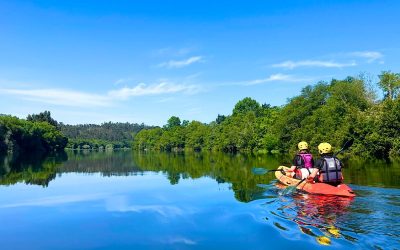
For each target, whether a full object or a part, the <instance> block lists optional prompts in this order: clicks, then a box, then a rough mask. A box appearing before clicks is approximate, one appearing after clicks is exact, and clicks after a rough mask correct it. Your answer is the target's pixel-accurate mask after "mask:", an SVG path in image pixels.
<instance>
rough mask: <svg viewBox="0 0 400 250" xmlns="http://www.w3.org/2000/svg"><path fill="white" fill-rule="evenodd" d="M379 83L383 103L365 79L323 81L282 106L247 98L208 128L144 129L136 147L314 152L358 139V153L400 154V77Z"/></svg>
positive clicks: (176, 123)
mask: <svg viewBox="0 0 400 250" xmlns="http://www.w3.org/2000/svg"><path fill="white" fill-rule="evenodd" d="M379 79H380V81H379V83H378V86H379V87H380V88H381V89H382V90H383V91H384V96H385V97H384V98H383V100H376V98H375V96H376V94H375V93H374V91H372V90H371V88H370V87H369V86H368V84H367V83H366V80H364V79H363V78H362V77H359V78H354V77H348V78H346V79H344V80H332V81H331V82H330V83H325V82H320V83H318V84H316V85H314V86H307V87H305V88H304V89H303V90H302V91H301V93H300V95H299V96H296V97H294V98H291V99H290V100H289V101H288V103H287V104H286V105H284V106H282V107H272V106H270V105H268V104H263V105H260V104H259V103H258V102H257V101H255V100H253V99H251V98H249V97H247V98H244V99H243V100H240V101H239V102H238V103H237V104H236V105H235V107H234V109H233V112H232V114H231V115H228V116H221V115H218V117H217V119H216V121H215V122H211V123H210V124H204V123H200V122H198V121H192V122H185V123H181V122H180V119H179V118H178V117H171V118H170V119H169V120H168V124H167V125H165V126H164V127H163V128H152V129H144V130H142V131H140V132H139V133H138V134H136V136H135V138H134V144H133V145H134V148H136V149H139V150H163V151H181V150H195V151H200V150H216V151H226V152H237V151H242V152H243V151H262V152H287V151H294V150H296V145H297V143H298V142H299V141H302V140H306V141H307V142H309V144H310V145H311V147H312V148H313V149H314V151H315V149H316V146H317V145H318V144H319V143H320V142H324V141H325V142H329V143H331V144H332V145H333V146H334V147H335V148H336V149H339V148H340V146H341V145H342V144H343V143H344V142H345V141H347V140H349V139H350V138H354V139H355V143H354V146H353V147H352V148H351V153H352V154H354V155H360V156H363V157H376V158H388V157H390V156H399V155H400V139H399V138H400V137H399V136H400V97H399V96H398V92H399V89H400V75H399V74H394V73H391V72H382V74H381V75H380V76H379Z"/></svg>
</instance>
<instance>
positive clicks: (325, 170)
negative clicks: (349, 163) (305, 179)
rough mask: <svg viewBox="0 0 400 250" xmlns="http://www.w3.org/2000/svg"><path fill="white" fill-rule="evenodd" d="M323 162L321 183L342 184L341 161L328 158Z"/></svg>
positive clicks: (320, 176)
mask: <svg viewBox="0 0 400 250" xmlns="http://www.w3.org/2000/svg"><path fill="white" fill-rule="evenodd" d="M322 160H323V166H322V168H321V170H320V171H319V173H320V175H319V181H320V182H332V183H338V182H342V180H343V175H342V166H341V164H340V162H339V160H338V159H336V158H334V157H326V158H322Z"/></svg>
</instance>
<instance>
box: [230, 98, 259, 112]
mask: <svg viewBox="0 0 400 250" xmlns="http://www.w3.org/2000/svg"><path fill="white" fill-rule="evenodd" d="M260 110H261V106H260V104H259V103H258V102H257V101H256V100H253V99H251V98H250V97H246V98H244V99H242V100H240V101H238V102H237V103H236V105H235V108H234V109H233V112H232V115H238V114H243V113H247V112H254V114H255V115H256V116H258V115H259V114H260Z"/></svg>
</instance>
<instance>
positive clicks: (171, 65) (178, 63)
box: [158, 56, 204, 69]
mask: <svg viewBox="0 0 400 250" xmlns="http://www.w3.org/2000/svg"><path fill="white" fill-rule="evenodd" d="M200 62H204V60H203V57H202V56H192V57H190V58H188V59H185V60H180V61H176V60H170V61H168V62H163V63H161V64H159V65H158V66H159V67H163V68H169V69H170V68H182V67H186V66H189V65H191V64H193V63H200Z"/></svg>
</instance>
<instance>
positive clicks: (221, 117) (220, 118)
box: [215, 114, 226, 124]
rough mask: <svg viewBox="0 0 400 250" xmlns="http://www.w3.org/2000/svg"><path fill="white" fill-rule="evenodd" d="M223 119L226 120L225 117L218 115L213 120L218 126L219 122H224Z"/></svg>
mask: <svg viewBox="0 0 400 250" xmlns="http://www.w3.org/2000/svg"><path fill="white" fill-rule="evenodd" d="M225 118H226V116H224V115H220V114H218V116H217V119H215V122H216V123H217V124H220V123H221V122H223V121H224V120H225Z"/></svg>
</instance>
